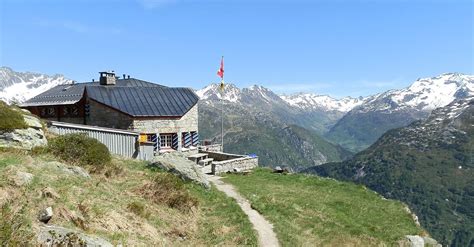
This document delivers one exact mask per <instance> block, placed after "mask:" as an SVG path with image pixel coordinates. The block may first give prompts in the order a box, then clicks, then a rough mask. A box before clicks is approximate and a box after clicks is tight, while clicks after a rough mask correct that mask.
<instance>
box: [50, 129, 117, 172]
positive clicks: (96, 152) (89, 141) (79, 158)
mask: <svg viewBox="0 0 474 247" xmlns="http://www.w3.org/2000/svg"><path fill="white" fill-rule="evenodd" d="M48 151H49V152H50V153H52V154H53V155H55V156H57V157H59V158H60V159H62V160H64V161H66V162H70V163H74V164H78V165H81V166H92V170H93V171H100V170H102V169H103V168H104V167H105V166H107V165H109V164H110V162H111V160H112V157H111V155H110V152H109V150H108V149H107V147H106V146H105V145H104V144H102V143H101V142H99V141H98V140H96V139H94V138H91V137H88V136H87V135H85V134H80V133H75V134H67V135H63V136H58V137H56V138H54V139H52V140H50V141H49V144H48Z"/></svg>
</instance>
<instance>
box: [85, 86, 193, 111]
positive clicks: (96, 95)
mask: <svg viewBox="0 0 474 247" xmlns="http://www.w3.org/2000/svg"><path fill="white" fill-rule="evenodd" d="M86 91H87V95H88V96H89V97H90V98H92V99H94V100H95V101H98V102H100V103H102V104H104V105H108V106H110V107H112V108H115V109H117V110H119V111H121V112H124V113H126V114H128V115H131V116H134V117H152V116H183V115H184V114H186V112H188V111H189V109H191V107H193V106H194V105H195V104H196V103H197V102H198V100H199V97H198V96H197V95H196V94H195V93H194V91H193V90H191V89H189V88H167V87H114V86H112V87H110V86H109V87H103V86H99V87H97V86H90V87H87V88H86Z"/></svg>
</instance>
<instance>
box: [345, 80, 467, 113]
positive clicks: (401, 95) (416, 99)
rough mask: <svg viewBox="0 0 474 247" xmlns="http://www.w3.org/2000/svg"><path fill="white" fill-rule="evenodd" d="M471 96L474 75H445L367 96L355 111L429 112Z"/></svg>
mask: <svg viewBox="0 0 474 247" xmlns="http://www.w3.org/2000/svg"><path fill="white" fill-rule="evenodd" d="M473 95H474V76H473V75H464V74H459V73H445V74H441V75H440V76H436V77H431V78H421V79H418V80H416V81H415V82H414V83H413V84H411V85H410V86H409V87H407V88H403V89H398V90H390V91H387V92H384V93H381V94H377V95H373V96H370V97H367V98H366V100H365V101H364V103H363V104H361V105H360V106H359V107H356V108H354V110H356V111H358V112H369V111H386V112H391V111H400V110H407V109H415V110H418V111H423V112H430V111H432V110H433V109H436V108H438V107H444V106H446V105H448V104H449V103H451V102H453V101H454V100H456V99H462V98H466V97H470V96H473Z"/></svg>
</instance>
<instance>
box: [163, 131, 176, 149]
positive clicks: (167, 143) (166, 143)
mask: <svg viewBox="0 0 474 247" xmlns="http://www.w3.org/2000/svg"><path fill="white" fill-rule="evenodd" d="M160 138H161V145H160V146H161V147H163V148H171V145H172V143H173V141H172V139H173V135H172V134H161V135H160Z"/></svg>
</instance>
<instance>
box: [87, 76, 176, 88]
mask: <svg viewBox="0 0 474 247" xmlns="http://www.w3.org/2000/svg"><path fill="white" fill-rule="evenodd" d="M84 84H87V85H91V86H92V85H94V86H100V84H99V82H98V81H95V82H86V83H84ZM114 86H115V87H117V86H118V87H162V88H167V86H163V85H160V84H156V83H152V82H148V81H143V80H140V79H135V78H128V79H117V80H116V81H115V85H114ZM109 87H110V86H109Z"/></svg>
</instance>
